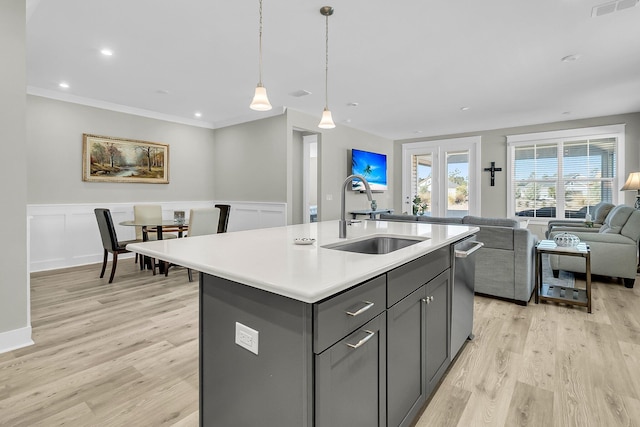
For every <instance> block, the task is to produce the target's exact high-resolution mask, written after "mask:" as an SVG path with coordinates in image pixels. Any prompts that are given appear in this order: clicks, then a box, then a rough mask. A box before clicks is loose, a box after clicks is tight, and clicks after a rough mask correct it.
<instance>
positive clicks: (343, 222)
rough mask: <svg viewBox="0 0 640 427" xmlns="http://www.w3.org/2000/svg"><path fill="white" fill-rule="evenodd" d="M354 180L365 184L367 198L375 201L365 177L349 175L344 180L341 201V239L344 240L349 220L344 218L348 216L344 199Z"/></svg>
mask: <svg viewBox="0 0 640 427" xmlns="http://www.w3.org/2000/svg"><path fill="white" fill-rule="evenodd" d="M354 178H357V179H359V180H360V181H362V183H363V184H364V188H365V189H366V191H367V198H369V201H372V200H373V197H371V187H369V183H368V182H367V180H366V179H364V176H362V175H349V176H348V177H347V179H345V180H344V183H343V184H342V196H341V199H340V235H339V237H340V238H341V239H344V238H345V237H347V224H348V223H347V220H346V219H345V218H344V217H345V216H346V210H347V209H346V208H345V206H344V205H345V203H344V198H345V193H346V192H347V185H349V184H350V183H351V181H353V179H354ZM349 223H351V221H349Z"/></svg>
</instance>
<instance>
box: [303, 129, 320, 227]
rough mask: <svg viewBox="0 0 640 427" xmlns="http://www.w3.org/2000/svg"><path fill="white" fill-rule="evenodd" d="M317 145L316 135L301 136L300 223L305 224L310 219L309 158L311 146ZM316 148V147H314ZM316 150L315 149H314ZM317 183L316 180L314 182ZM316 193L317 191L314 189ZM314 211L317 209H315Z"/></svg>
mask: <svg viewBox="0 0 640 427" xmlns="http://www.w3.org/2000/svg"><path fill="white" fill-rule="evenodd" d="M317 143H318V135H316V134H313V135H303V137H302V210H303V213H302V223H303V224H307V223H309V222H311V219H310V215H309V212H310V207H311V204H310V203H309V181H310V179H309V162H310V158H311V144H317ZM316 147H317V145H316ZM316 150H317V148H316ZM316 182H317V180H316ZM315 191H316V193H317V191H318V189H317V188H316V189H315ZM316 209H318V208H317V207H316Z"/></svg>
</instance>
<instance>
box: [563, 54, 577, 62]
mask: <svg viewBox="0 0 640 427" xmlns="http://www.w3.org/2000/svg"><path fill="white" fill-rule="evenodd" d="M578 58H580V55H579V54H577V53H575V54H573V55H567V56H565V57H564V58H562V59H561V61H562V62H573V61H575V60H577V59H578Z"/></svg>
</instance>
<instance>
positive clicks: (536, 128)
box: [392, 113, 640, 217]
mask: <svg viewBox="0 0 640 427" xmlns="http://www.w3.org/2000/svg"><path fill="white" fill-rule="evenodd" d="M621 123H624V124H626V128H625V129H626V135H625V141H626V147H625V158H624V159H622V161H624V162H625V177H626V175H627V174H629V173H630V172H635V171H639V170H640V113H633V114H621V115H616V116H606V117H595V118H591V119H583V120H569V121H565V122H555V123H546V124H540V125H532V126H520V127H514V128H505V129H495V130H486V131H478V132H467V133H461V134H451V135H440V136H434V137H429V138H416V139H405V140H399V141H395V144H394V150H393V152H394V164H395V166H396V167H395V171H396V172H395V173H394V179H393V182H392V184H393V185H394V189H395V197H394V199H393V203H394V206H395V207H396V209H397V210H398V211H399V210H400V209H401V206H402V144H406V143H409V142H419V141H430V140H437V139H448V138H458V137H463V136H477V135H480V136H481V137H482V153H481V167H482V168H485V167H489V166H490V162H496V167H502V168H503V171H502V172H496V180H495V186H494V187H491V186H490V185H489V174H488V172H483V175H482V188H481V190H480V191H481V193H482V194H481V196H482V197H481V212H482V215H483V216H490V217H504V216H506V215H507V176H506V173H507V170H506V166H507V135H517V134H523V133H534V132H546V131H554V130H562V129H575V128H584V127H591V126H604V125H610V124H621ZM625 203H626V204H630V205H632V206H633V204H634V203H635V194H634V193H633V192H626V194H625Z"/></svg>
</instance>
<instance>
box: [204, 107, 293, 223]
mask: <svg viewBox="0 0 640 427" xmlns="http://www.w3.org/2000/svg"><path fill="white" fill-rule="evenodd" d="M215 141H216V144H215V145H216V156H215V159H214V168H213V169H214V171H213V172H214V193H215V195H216V199H218V200H229V201H254V202H286V201H287V190H286V189H287V162H286V159H287V154H286V151H287V136H286V117H285V116H284V115H279V116H275V117H269V118H266V119H262V120H256V121H254V122H249V123H243V124H239V125H234V126H229V127H225V128H221V129H216V130H215ZM287 217H288V218H291V214H289V215H287Z"/></svg>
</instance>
